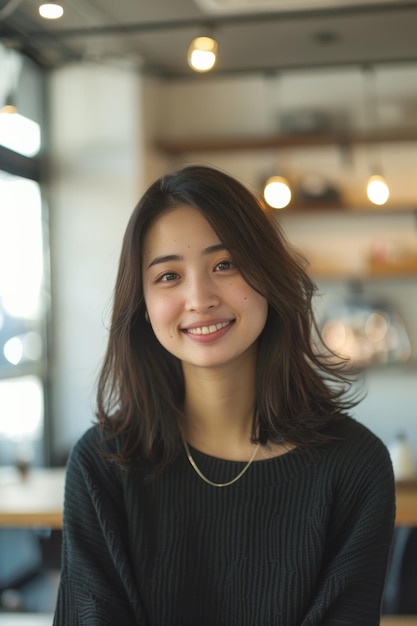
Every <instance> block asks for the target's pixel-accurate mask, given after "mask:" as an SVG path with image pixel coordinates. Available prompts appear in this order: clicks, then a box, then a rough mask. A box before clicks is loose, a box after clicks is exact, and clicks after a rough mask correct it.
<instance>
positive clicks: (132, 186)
mask: <svg viewBox="0 0 417 626" xmlns="http://www.w3.org/2000/svg"><path fill="white" fill-rule="evenodd" d="M143 99H144V85H143V81H142V80H141V78H140V75H139V74H138V73H137V72H136V71H135V70H134V68H130V67H129V66H121V67H120V66H115V67H112V66H104V65H76V66H71V67H67V68H65V69H62V70H60V71H58V72H55V73H53V74H52V77H51V79H50V109H51V120H50V132H51V168H52V171H51V177H50V182H51V185H50V228H51V240H52V249H51V255H52V292H53V301H52V310H53V343H52V364H51V365H52V367H51V372H52V381H51V383H52V394H53V395H52V420H53V422H52V423H53V437H54V446H55V448H56V450H57V452H58V454H60V455H64V454H65V453H66V452H67V450H68V448H69V447H70V446H71V445H72V444H73V442H74V441H75V439H76V438H77V437H78V436H79V435H80V434H81V433H83V432H84V430H86V428H88V426H89V424H90V422H91V420H92V419H93V412H94V402H95V399H94V383H95V380H96V376H97V373H98V368H99V365H100V361H101V358H102V355H103V352H104V349H105V343H106V337H107V332H106V322H107V320H108V318H109V313H110V305H111V296H112V290H113V285H114V280H115V274H116V269H117V262H118V257H119V253H120V247H121V240H122V236H123V232H124V229H125V226H126V224H127V220H128V218H129V215H130V213H131V211H132V210H133V207H134V206H135V204H136V202H137V201H138V198H139V195H140V191H141V190H142V188H143V184H145V183H146V182H147V181H146V180H145V176H146V172H147V169H148V168H149V165H148V164H147V163H146V162H145V157H144V149H145V148H144V146H145V143H146V133H145V131H144V123H143V110H142V109H143V104H142V100H143ZM148 176H149V177H150V176H151V174H148Z"/></svg>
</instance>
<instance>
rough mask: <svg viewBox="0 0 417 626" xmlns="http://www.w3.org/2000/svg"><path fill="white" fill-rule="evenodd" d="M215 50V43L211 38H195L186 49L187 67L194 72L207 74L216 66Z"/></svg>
mask: <svg viewBox="0 0 417 626" xmlns="http://www.w3.org/2000/svg"><path fill="white" fill-rule="evenodd" d="M217 49H218V45H217V41H216V40H215V39H213V38H212V37H196V38H195V39H193V40H192V42H191V44H190V47H189V48H188V52H187V61H188V65H189V66H190V67H191V69H192V70H194V71H195V72H209V71H210V70H212V69H213V67H214V65H215V64H216V60H217Z"/></svg>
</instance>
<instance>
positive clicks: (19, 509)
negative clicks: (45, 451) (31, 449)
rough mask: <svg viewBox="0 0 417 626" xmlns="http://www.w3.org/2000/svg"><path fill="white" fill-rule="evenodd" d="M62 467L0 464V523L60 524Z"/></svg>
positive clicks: (16, 525)
mask: <svg viewBox="0 0 417 626" xmlns="http://www.w3.org/2000/svg"><path fill="white" fill-rule="evenodd" d="M64 483H65V468H63V467H60V468H48V469H47V468H36V469H30V470H29V472H28V474H27V476H26V478H23V479H22V477H21V476H20V474H19V473H18V471H17V470H16V469H15V468H13V467H0V527H3V528H6V527H7V528H51V529H60V528H62V513H63V505H64Z"/></svg>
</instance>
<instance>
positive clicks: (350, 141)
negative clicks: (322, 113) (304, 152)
mask: <svg viewBox="0 0 417 626" xmlns="http://www.w3.org/2000/svg"><path fill="white" fill-rule="evenodd" d="M405 141H417V128H391V129H384V130H380V131H355V130H353V131H326V132H316V133H313V132H312V133H291V134H290V133H289V134H279V135H258V136H251V135H248V136H242V135H240V136H230V137H200V138H190V139H157V140H156V141H155V145H156V147H157V148H158V149H159V150H162V151H163V152H165V153H166V154H170V155H176V154H183V153H186V152H226V151H229V152H231V151H240V150H265V149H273V148H308V147H319V146H331V145H335V146H337V145H339V146H351V145H355V144H369V143H393V142H405Z"/></svg>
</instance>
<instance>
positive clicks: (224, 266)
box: [216, 261, 233, 272]
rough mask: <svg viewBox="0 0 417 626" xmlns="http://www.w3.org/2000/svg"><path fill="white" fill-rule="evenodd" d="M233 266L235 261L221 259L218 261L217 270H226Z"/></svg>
mask: <svg viewBox="0 0 417 626" xmlns="http://www.w3.org/2000/svg"><path fill="white" fill-rule="evenodd" d="M232 267H233V263H232V262H231V261H220V263H217V265H216V270H217V271H221V272H224V271H226V270H230V269H231V268H232Z"/></svg>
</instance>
